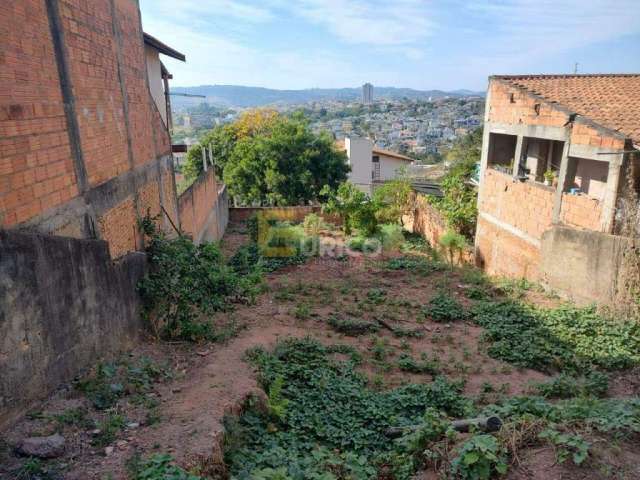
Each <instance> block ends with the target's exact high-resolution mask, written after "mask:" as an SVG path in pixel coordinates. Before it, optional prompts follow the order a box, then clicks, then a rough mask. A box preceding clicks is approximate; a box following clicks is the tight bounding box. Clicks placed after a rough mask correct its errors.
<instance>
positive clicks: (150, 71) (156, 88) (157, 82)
mask: <svg viewBox="0 0 640 480" xmlns="http://www.w3.org/2000/svg"><path fill="white" fill-rule="evenodd" d="M144 56H145V59H146V61H147V75H148V76H149V89H150V90H151V96H152V97H153V101H154V102H155V104H156V105H157V106H158V111H159V112H160V116H161V117H162V120H163V121H164V124H165V125H166V124H167V103H166V100H165V97H164V84H163V82H162V68H161V66H160V54H159V53H158V51H157V50H156V49H155V48H152V47H150V46H149V45H145V46H144Z"/></svg>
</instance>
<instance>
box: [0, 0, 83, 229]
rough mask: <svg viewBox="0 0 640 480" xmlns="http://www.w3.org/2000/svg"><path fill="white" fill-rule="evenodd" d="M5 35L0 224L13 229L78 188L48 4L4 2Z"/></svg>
mask: <svg viewBox="0 0 640 480" xmlns="http://www.w3.org/2000/svg"><path fill="white" fill-rule="evenodd" d="M0 34H1V36H2V42H0V80H2V88H1V89H0V221H1V224H2V225H5V226H14V225H17V224H19V223H22V222H25V221H27V220H28V219H30V218H32V217H34V216H36V215H38V214H40V213H41V212H43V211H44V210H46V209H48V208H54V207H56V206H59V205H60V204H62V203H64V202H66V201H67V200H69V199H70V198H72V197H74V196H76V195H77V194H78V188H77V182H76V178H75V174H74V170H73V163H72V159H71V150H70V145H69V138H68V135H67V130H66V123H65V113H64V105H63V101H62V94H61V89H60V83H59V81H58V72H57V67H56V60H55V55H54V47H53V44H52V40H51V34H50V31H49V23H48V20H47V12H46V9H45V4H44V2H43V1H42V0H22V1H20V2H5V3H4V4H3V7H2V9H0Z"/></svg>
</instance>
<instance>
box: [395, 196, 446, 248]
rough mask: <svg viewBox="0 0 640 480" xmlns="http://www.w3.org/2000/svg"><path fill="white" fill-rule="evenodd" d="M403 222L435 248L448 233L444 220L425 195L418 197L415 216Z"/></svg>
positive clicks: (404, 218)
mask: <svg viewBox="0 0 640 480" xmlns="http://www.w3.org/2000/svg"><path fill="white" fill-rule="evenodd" d="M403 220H404V221H405V225H406V226H407V228H409V229H410V230H411V231H412V232H415V233H419V234H420V235H422V236H423V237H424V238H425V239H426V240H427V241H428V242H429V244H430V245H431V246H434V247H437V246H438V245H439V241H440V237H441V236H442V235H443V234H444V233H445V232H446V231H447V224H446V222H445V220H444V218H442V215H440V212H438V211H437V210H436V209H435V208H434V207H433V206H431V205H430V204H429V201H428V200H427V197H425V196H424V195H417V197H416V208H415V210H414V212H413V216H412V217H410V218H406V217H403Z"/></svg>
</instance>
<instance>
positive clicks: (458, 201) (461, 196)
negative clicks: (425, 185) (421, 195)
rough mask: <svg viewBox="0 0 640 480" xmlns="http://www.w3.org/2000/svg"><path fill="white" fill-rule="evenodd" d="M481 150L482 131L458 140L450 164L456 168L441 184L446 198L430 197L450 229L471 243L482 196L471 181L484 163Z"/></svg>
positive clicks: (449, 153) (450, 156) (450, 169)
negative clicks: (479, 196) (481, 163)
mask: <svg viewBox="0 0 640 480" xmlns="http://www.w3.org/2000/svg"><path fill="white" fill-rule="evenodd" d="M481 148H482V129H481V128H479V129H477V130H475V131H473V132H471V133H469V134H467V135H465V136H464V137H461V138H459V139H458V140H456V142H455V144H454V145H453V147H452V148H451V150H450V151H449V152H448V153H447V160H448V161H449V162H451V164H452V166H451V167H450V168H449V171H448V172H447V173H446V175H445V176H444V178H443V179H442V182H441V184H440V187H441V189H442V193H443V196H442V198H437V197H431V196H430V197H427V198H428V199H429V202H430V203H431V204H432V205H433V206H434V207H436V208H437V209H438V210H440V212H442V214H443V215H444V217H445V219H446V221H447V224H448V225H449V227H450V228H452V229H453V230H455V231H457V232H460V233H461V234H463V235H464V236H465V237H466V238H468V239H470V240H471V239H473V235H474V233H475V227H476V220H477V217H478V210H477V196H478V195H477V192H476V189H475V188H474V187H473V185H471V184H470V181H469V180H470V179H471V177H472V176H473V175H474V174H475V172H476V168H477V167H476V165H477V164H478V163H479V162H480V150H481Z"/></svg>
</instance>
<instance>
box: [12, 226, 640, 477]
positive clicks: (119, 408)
mask: <svg viewBox="0 0 640 480" xmlns="http://www.w3.org/2000/svg"><path fill="white" fill-rule="evenodd" d="M245 241H246V236H245V235H244V234H243V233H242V228H237V227H236V228H231V229H230V233H229V234H228V235H227V237H226V238H225V240H224V243H223V250H224V251H225V252H226V253H227V254H230V253H232V252H233V251H235V249H236V248H237V247H238V246H239V245H240V244H242V243H243V242H245ZM395 255H399V254H395ZM391 256H393V255H391ZM387 259H388V257H379V258H373V259H365V258H353V259H349V260H341V261H340V260H310V261H309V262H308V263H307V264H305V265H300V266H295V267H287V268H285V269H283V270H280V271H278V272H276V273H272V274H269V275H268V276H267V279H266V287H265V290H264V293H262V294H261V295H260V296H259V298H258V299H257V302H256V303H255V304H254V305H239V306H237V307H236V308H235V309H234V310H232V311H229V312H225V313H219V314H217V315H216V316H215V317H214V318H213V321H214V322H215V323H216V324H217V325H219V326H220V328H221V329H229V330H231V329H233V330H234V331H236V334H235V335H233V336H231V338H229V339H228V340H227V341H226V342H223V343H218V344H203V345H192V344H166V343H158V342H154V341H151V340H149V342H147V343H145V344H144V345H141V346H140V347H139V348H138V349H136V350H135V351H134V352H131V354H130V355H128V356H127V357H126V358H124V359H123V360H122V361H123V362H124V364H126V365H134V366H135V365H138V364H139V362H140V361H144V362H147V363H146V364H145V365H147V364H149V365H154V366H158V369H160V371H161V373H160V374H157V372H156V370H154V369H152V368H149V369H148V370H149V371H150V372H152V373H151V374H150V380H149V381H148V385H146V383H145V382H146V380H145V381H144V382H142V383H145V387H144V388H143V389H140V388H138V389H137V390H136V392H138V394H137V395H133V394H132V395H124V396H122V397H121V398H119V400H118V401H117V403H115V404H114V405H113V406H112V407H111V408H110V409H107V410H98V409H96V408H94V405H92V403H91V401H90V400H89V399H88V397H87V396H86V395H85V394H83V392H82V391H79V390H78V389H77V388H73V386H70V387H68V388H65V389H63V390H61V391H60V392H58V393H57V394H56V395H55V396H54V397H53V398H52V399H51V400H50V401H49V402H47V403H46V404H45V405H43V407H42V409H41V411H39V412H32V414H31V415H30V416H29V417H28V418H26V419H25V420H24V421H22V422H21V423H20V424H18V425H17V426H16V427H15V428H14V429H13V430H12V431H10V432H6V433H5V434H4V436H3V447H1V446H0V448H2V451H1V452H0V454H1V455H2V457H0V459H1V461H0V476H1V477H2V478H66V479H78V480H80V479H88V478H91V479H94V478H95V479H124V478H128V476H127V475H128V474H127V465H128V464H130V463H131V462H132V459H135V458H137V457H148V456H149V455H151V454H153V453H169V454H170V455H172V456H173V457H174V458H175V459H176V460H177V463H178V464H180V465H181V466H183V467H186V468H189V467H194V466H196V467H198V466H200V467H201V466H202V465H206V464H207V459H208V458H209V457H210V456H211V454H212V451H213V448H214V441H215V439H216V438H217V437H216V436H217V435H219V432H221V431H222V429H223V426H222V419H223V417H224V415H225V413H230V412H232V411H233V410H234V409H236V410H237V406H238V405H239V403H240V402H242V401H243V399H244V398H245V397H246V396H247V395H248V394H249V393H250V392H252V391H256V390H257V389H258V384H257V381H256V375H255V372H254V371H253V369H252V367H251V366H250V365H249V364H248V363H247V362H246V361H245V360H244V355H245V352H246V351H247V350H248V349H250V348H251V347H255V346H264V347H265V348H267V349H269V348H271V347H273V345H275V343H276V342H278V341H279V340H282V339H283V338H287V337H303V336H310V337H313V338H315V339H317V340H319V341H320V342H322V343H323V344H335V343H346V344H349V345H352V346H353V347H355V348H356V349H357V350H358V352H359V353H360V354H361V355H362V358H363V362H362V363H361V365H360V366H359V367H358V368H359V369H360V370H361V371H362V372H363V373H364V374H366V375H367V377H368V378H369V379H370V385H371V388H373V389H376V390H385V389H389V388H392V387H395V386H398V385H402V384H406V383H408V382H411V383H421V382H430V381H431V380H432V375H431V374H429V373H410V372H407V371H403V370H401V369H400V368H399V367H398V359H399V358H400V357H401V356H402V355H407V354H408V355H411V356H412V357H413V358H415V359H420V358H422V359H430V360H432V361H433V362H435V364H436V365H437V368H438V370H439V372H440V373H442V374H444V375H446V376H447V377H448V378H450V379H454V380H457V379H461V380H464V381H465V386H464V394H465V395H467V396H469V397H471V398H473V399H474V400H475V401H476V402H477V403H478V404H488V403H492V402H494V401H496V400H497V399H499V398H501V397H503V396H515V395H520V394H526V393H528V392H529V390H530V388H531V384H532V383H534V382H541V381H544V380H545V379H547V378H548V377H547V376H546V375H544V374H543V373H540V372H537V371H534V370H528V369H519V368H515V367H513V366H512V365H510V364H507V363H504V362H501V361H499V360H495V359H493V358H490V357H489V356H488V355H487V353H486V348H485V345H484V344H483V342H482V341H481V339H480V337H481V334H482V328H480V327H478V326H476V325H475V324H473V323H471V322H467V321H456V322H434V321H432V320H431V319H429V318H428V317H427V316H425V315H424V313H423V311H422V307H423V306H424V305H426V304H427V303H428V302H429V301H430V300H431V299H432V298H433V297H434V296H435V295H436V294H437V293H438V292H440V291H443V290H444V291H447V292H449V294H450V295H451V296H452V297H453V298H455V299H457V300H458V301H459V302H460V303H461V304H462V305H464V306H469V305H470V304H471V302H472V301H471V300H469V298H468V297H469V289H470V285H469V283H467V280H468V278H467V274H465V272H463V271H458V270H456V271H451V270H446V269H445V270H443V271H433V272H427V273H425V272H420V271H412V270H411V269H398V270H390V269H389V268H386V267H385V261H386V260H387ZM492 294H495V295H500V294H502V293H501V292H493V293H492ZM519 294H520V295H524V297H525V298H526V299H527V300H528V301H531V302H534V303H537V304H542V305H545V306H553V305H557V304H559V303H560V301H559V300H558V299H557V298H555V297H553V296H551V295H548V294H546V293H544V292H542V291H537V290H535V289H529V290H526V289H523V291H522V292H520V293H519ZM332 316H333V317H336V318H338V317H339V318H352V319H358V320H359V321H362V322H369V323H371V324H374V325H376V328H375V329H374V330H372V331H371V332H367V333H366V334H363V335H358V336H349V335H348V334H344V333H339V332H338V331H336V330H337V329H336V328H335V326H332V325H331V324H330V322H328V319H329V318H331V317H332ZM338 330H339V329H338ZM127 368H130V370H131V369H133V370H132V371H134V373H135V372H137V370H135V368H133V367H127ZM154 368H155V367H154ZM145 371H146V370H145ZM154 372H155V373H154ZM144 378H145V379H146V378H147V377H144ZM633 378H635V379H636V380H637V374H634V375H633ZM629 380H631V378H629ZM133 383H134V384H135V382H133ZM138 383H139V382H138ZM613 383H614V387H613V388H614V391H613V392H610V394H616V393H618V392H616V391H617V390H619V391H620V392H622V393H626V394H637V388H634V389H632V391H629V387H628V385H629V381H617V382H613ZM636 385H637V384H636ZM633 390H635V391H633ZM140 392H142V393H140ZM65 412H66V413H67V415H65ZM69 412H84V413H82V415H80V416H81V417H82V418H80V419H77V418H75V417H74V418H70V419H68V418H67V417H70V416H71V415H69ZM114 412H115V413H116V414H117V415H118V416H119V417H121V418H122V420H123V421H121V422H120V424H119V425H118V426H117V427H116V428H115V429H114V432H113V435H112V438H109V437H107V438H103V437H102V435H103V433H104V430H105V429H107V428H108V425H107V423H108V422H110V421H112V420H113V418H114ZM101 422H102V423H101ZM116 423H118V422H116ZM56 431H57V432H61V433H62V434H63V436H64V437H65V439H66V445H67V448H66V453H65V454H64V456H62V457H60V458H57V459H54V460H50V461H47V462H42V464H39V465H36V467H34V468H40V471H41V472H44V473H41V474H40V475H41V476H29V475H28V472H27V473H25V472H26V470H25V459H24V458H19V457H17V456H15V455H14V453H13V446H14V445H15V444H16V443H17V442H18V441H19V440H20V439H22V438H24V437H27V436H35V435H46V434H51V433H53V432H56ZM96 438H98V440H99V441H96ZM625 442H626V441H625ZM625 442H620V443H619V444H618V445H615V448H613V447H611V446H607V448H603V449H602V452H603V453H602V455H603V456H604V457H606V462H607V463H609V464H610V465H611V471H610V472H605V471H602V470H589V469H585V468H578V467H573V466H565V465H562V466H561V465H558V464H557V462H556V459H555V457H554V454H553V452H552V451H551V450H549V449H548V448H536V449H531V450H527V451H526V452H524V454H523V455H522V457H521V458H519V462H520V465H519V466H516V467H515V468H512V469H511V471H510V473H509V478H540V479H552V478H558V479H559V478H640V471H638V467H637V465H639V464H640V452H638V451H637V450H636V451H634V449H635V447H637V445H635V446H634V445H628V444H627V443H625ZM610 450H611V451H610ZM616 472H617V473H616ZM21 475H22V476H21ZM424 475H425V477H424V478H429V476H433V475H434V473H433V472H431V473H428V472H426V473H425V474H424ZM609 475H611V476H609ZM616 475H618V476H616Z"/></svg>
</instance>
